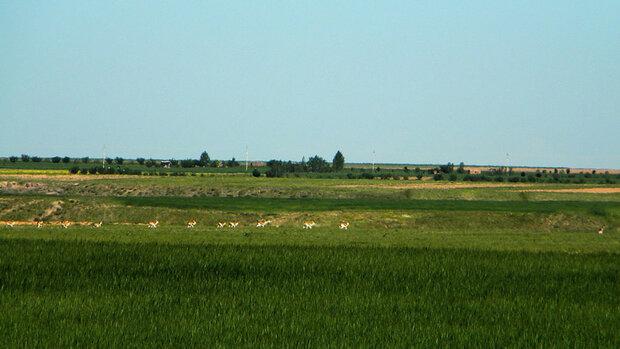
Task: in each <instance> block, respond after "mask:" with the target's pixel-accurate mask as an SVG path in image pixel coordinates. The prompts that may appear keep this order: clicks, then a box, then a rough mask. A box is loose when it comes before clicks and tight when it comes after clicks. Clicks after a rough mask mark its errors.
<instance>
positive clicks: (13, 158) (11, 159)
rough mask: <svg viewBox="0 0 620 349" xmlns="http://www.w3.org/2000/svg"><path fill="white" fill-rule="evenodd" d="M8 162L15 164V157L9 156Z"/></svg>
mask: <svg viewBox="0 0 620 349" xmlns="http://www.w3.org/2000/svg"><path fill="white" fill-rule="evenodd" d="M9 161H10V162H17V156H9Z"/></svg>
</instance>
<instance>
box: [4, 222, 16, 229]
mask: <svg viewBox="0 0 620 349" xmlns="http://www.w3.org/2000/svg"><path fill="white" fill-rule="evenodd" d="M16 223H17V222H5V224H6V225H8V226H9V227H11V228H13V226H15V224H16Z"/></svg>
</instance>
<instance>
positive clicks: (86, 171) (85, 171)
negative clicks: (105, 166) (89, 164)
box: [80, 167, 89, 174]
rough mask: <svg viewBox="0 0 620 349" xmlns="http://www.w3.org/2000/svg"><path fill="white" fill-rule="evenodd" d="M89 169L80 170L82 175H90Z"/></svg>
mask: <svg viewBox="0 0 620 349" xmlns="http://www.w3.org/2000/svg"><path fill="white" fill-rule="evenodd" d="M88 170H89V169H88V168H86V167H84V168H81V169H80V174H88Z"/></svg>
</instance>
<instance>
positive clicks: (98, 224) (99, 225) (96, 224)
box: [94, 222, 103, 228]
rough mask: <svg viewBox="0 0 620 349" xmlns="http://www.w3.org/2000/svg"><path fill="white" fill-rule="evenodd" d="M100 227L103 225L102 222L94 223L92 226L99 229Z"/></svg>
mask: <svg viewBox="0 0 620 349" xmlns="http://www.w3.org/2000/svg"><path fill="white" fill-rule="evenodd" d="M102 225H103V222H99V223H95V224H94V226H95V228H101V226H102Z"/></svg>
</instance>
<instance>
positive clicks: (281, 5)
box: [0, 1, 620, 168]
mask: <svg viewBox="0 0 620 349" xmlns="http://www.w3.org/2000/svg"><path fill="white" fill-rule="evenodd" d="M619 18H620V2H618V1H596V2H576V1H574V2H573V1H547V2H536V1H513V2H492V1H471V2H466V3H465V2H459V1H446V2H441V3H438V2H436V1H420V2H412V1H381V2H364V1H362V2H360V1H343V2H337V3H334V2H331V1H310V2H271V1H260V2H215V1H205V2H184V3H182V4H181V3H178V2H156V1H131V2H121V1H106V2H81V1H60V2H35V1H3V2H0V52H2V54H0V156H9V155H19V154H22V153H26V154H32V155H39V156H54V155H60V156H64V155H68V156H91V157H100V156H101V154H102V152H103V150H104V149H103V148H104V147H105V152H106V154H108V155H109V156H123V157H125V158H135V157H145V158H149V157H153V158H177V159H183V158H189V157H192V158H196V157H198V156H199V154H200V152H201V151H203V150H207V151H208V152H209V154H210V155H211V157H212V158H218V159H229V158H231V157H233V156H234V157H236V158H237V159H243V158H244V157H245V155H244V154H245V149H246V146H247V147H248V149H249V153H250V159H254V160H259V159H260V160H268V159H272V158H276V159H286V160H289V159H290V160H300V159H301V158H302V157H303V156H305V157H306V158H307V157H308V156H311V155H314V154H318V155H320V156H323V157H325V158H326V159H328V160H331V158H332V157H333V155H334V153H335V152H336V151H337V150H339V149H340V150H341V151H342V152H343V153H344V155H345V157H346V159H347V162H371V161H372V160H373V150H374V151H375V154H376V155H375V158H376V160H377V162H383V163H446V162H448V161H450V162H455V163H458V162H461V161H463V162H465V163H466V164H497V165H503V164H505V163H506V154H507V153H509V154H510V162H511V164H514V165H528V166H568V167H595V168H620V137H619V133H620V113H619V112H620V98H619V96H620V65H619V64H618V62H620V24H619V22H618V19H619Z"/></svg>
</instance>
